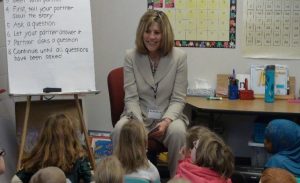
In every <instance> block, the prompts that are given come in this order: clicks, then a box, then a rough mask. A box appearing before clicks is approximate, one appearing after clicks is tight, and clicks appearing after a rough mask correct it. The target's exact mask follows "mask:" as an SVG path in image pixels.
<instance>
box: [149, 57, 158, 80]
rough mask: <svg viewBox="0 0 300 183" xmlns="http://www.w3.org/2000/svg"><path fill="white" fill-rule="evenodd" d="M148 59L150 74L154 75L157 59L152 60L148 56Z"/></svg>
mask: <svg viewBox="0 0 300 183" xmlns="http://www.w3.org/2000/svg"><path fill="white" fill-rule="evenodd" d="M148 59H149V62H150V67H151V71H152V75H153V76H154V75H155V73H156V70H157V67H158V63H159V60H157V61H154V60H152V59H151V57H150V56H148Z"/></svg>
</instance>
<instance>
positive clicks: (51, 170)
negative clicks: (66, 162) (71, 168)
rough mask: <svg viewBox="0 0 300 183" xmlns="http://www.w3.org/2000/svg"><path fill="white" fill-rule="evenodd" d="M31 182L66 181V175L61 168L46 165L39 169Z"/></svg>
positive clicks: (55, 182)
mask: <svg viewBox="0 0 300 183" xmlns="http://www.w3.org/2000/svg"><path fill="white" fill-rule="evenodd" d="M29 183H66V176H65V173H64V172H63V171H62V170H61V169H60V168H57V167H46V168H42V169H40V170H39V171H37V172H36V173H35V174H34V175H33V176H32V177H31V179H30V181H29Z"/></svg>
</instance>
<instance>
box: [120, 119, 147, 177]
mask: <svg viewBox="0 0 300 183" xmlns="http://www.w3.org/2000/svg"><path fill="white" fill-rule="evenodd" d="M147 143H148V136H147V132H146V129H145V127H144V124H143V123H142V122H140V121H138V120H135V119H131V120H130V121H129V122H127V123H126V124H125V125H124V126H123V127H122V129H121V132H120V137H119V143H118V144H117V147H116V151H115V155H116V156H117V157H118V158H119V160H120V161H121V163H122V165H123V167H124V169H125V172H126V173H131V172H134V171H136V170H137V169H138V168H141V167H148V166H149V165H148V159H147V155H146V154H147V150H146V149H147Z"/></svg>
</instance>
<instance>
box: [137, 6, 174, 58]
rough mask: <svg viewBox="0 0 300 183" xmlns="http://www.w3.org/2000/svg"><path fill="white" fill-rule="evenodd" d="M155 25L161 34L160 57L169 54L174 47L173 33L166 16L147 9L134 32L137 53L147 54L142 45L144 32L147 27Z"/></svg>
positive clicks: (158, 11)
mask: <svg viewBox="0 0 300 183" xmlns="http://www.w3.org/2000/svg"><path fill="white" fill-rule="evenodd" d="M153 23H157V24H158V25H159V28H160V30H161V33H162V39H161V44H160V48H159V51H160V53H161V55H162V56H165V55H167V54H168V53H169V52H171V50H172V48H173V46H174V33H173V30H172V26H171V23H170V21H169V19H168V16H167V15H166V14H165V13H164V12H163V11H160V10H152V9H149V10H148V11H146V12H145V13H144V15H143V16H142V17H141V19H140V22H139V25H138V27H137V30H136V38H135V44H136V49H137V51H138V52H139V53H142V54H148V50H147V48H146V47H145V45H144V38H143V36H144V32H146V31H147V30H148V29H149V27H150V26H151V25H152V24H153Z"/></svg>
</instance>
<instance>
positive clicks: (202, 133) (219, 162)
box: [188, 126, 234, 178]
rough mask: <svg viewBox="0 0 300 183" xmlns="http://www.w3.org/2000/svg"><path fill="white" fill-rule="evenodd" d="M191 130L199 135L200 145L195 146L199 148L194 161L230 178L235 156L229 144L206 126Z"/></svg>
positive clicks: (195, 134) (194, 134)
mask: <svg viewBox="0 0 300 183" xmlns="http://www.w3.org/2000/svg"><path fill="white" fill-rule="evenodd" d="M190 131H192V132H193V137H194V136H195V137H196V136H197V135H198V137H199V138H198V139H197V140H198V141H199V142H198V147H194V148H197V149H196V159H195V162H194V163H195V164H197V165H198V166H201V167H206V168H209V169H212V170H214V171H216V172H218V173H219V174H220V175H221V176H222V177H224V178H230V177H231V175H232V173H233V170H234V156H233V153H232V151H231V149H230V148H229V146H228V145H226V144H225V143H224V141H223V140H222V139H221V138H220V137H219V136H218V135H217V134H216V133H214V132H212V131H210V130H209V129H208V128H206V127H203V126H202V127H195V128H193V129H190V130H188V134H189V133H191V132H190ZM191 139H193V138H191ZM194 142H195V141H193V142H189V143H194Z"/></svg>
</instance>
